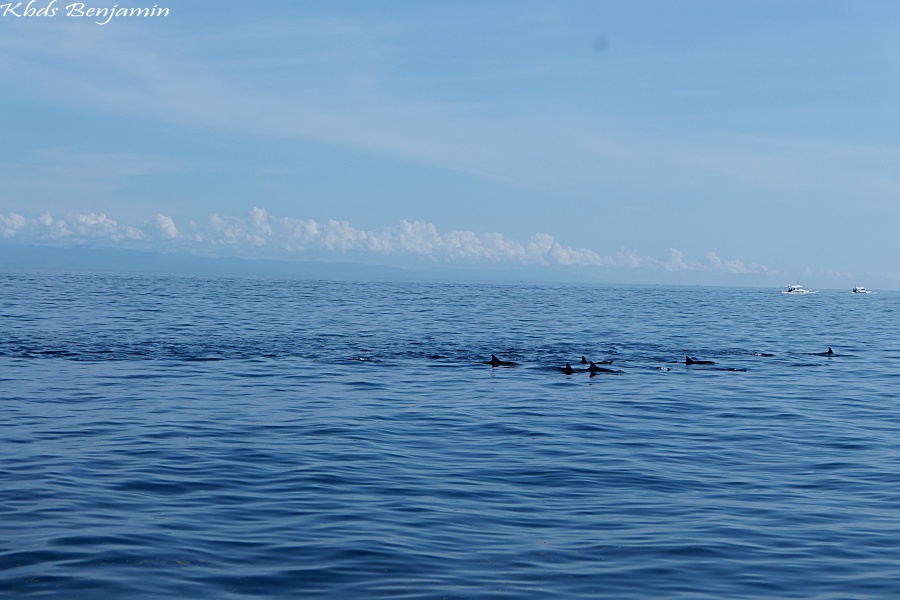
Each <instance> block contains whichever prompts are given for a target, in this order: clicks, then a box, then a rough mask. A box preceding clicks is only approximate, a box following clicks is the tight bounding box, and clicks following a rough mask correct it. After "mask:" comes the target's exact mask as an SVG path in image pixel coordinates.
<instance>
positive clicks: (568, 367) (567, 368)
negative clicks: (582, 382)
mask: <svg viewBox="0 0 900 600" xmlns="http://www.w3.org/2000/svg"><path fill="white" fill-rule="evenodd" d="M559 370H560V371H562V372H563V373H565V374H566V375H571V374H572V373H574V372H575V369H573V368H572V365H570V364H569V363H566V366H565V367H561V368H560V369H559Z"/></svg>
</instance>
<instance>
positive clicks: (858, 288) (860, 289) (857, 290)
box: [850, 285, 875, 294]
mask: <svg viewBox="0 0 900 600" xmlns="http://www.w3.org/2000/svg"><path fill="white" fill-rule="evenodd" d="M850 291H851V292H852V293H854V294H874V293H875V292H873V291H872V290H867V289H866V288H864V287H863V286H861V285H858V286H856V287H855V288H853V289H852V290H850Z"/></svg>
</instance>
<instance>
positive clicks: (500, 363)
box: [485, 354, 516, 367]
mask: <svg viewBox="0 0 900 600" xmlns="http://www.w3.org/2000/svg"><path fill="white" fill-rule="evenodd" d="M485 364H487V365H491V366H492V367H514V366H516V363H514V362H513V361H511V360H500V359H499V358H497V357H496V356H495V355H493V354H491V360H489V361H487V362H486V363H485Z"/></svg>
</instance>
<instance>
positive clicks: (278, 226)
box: [0, 207, 777, 275]
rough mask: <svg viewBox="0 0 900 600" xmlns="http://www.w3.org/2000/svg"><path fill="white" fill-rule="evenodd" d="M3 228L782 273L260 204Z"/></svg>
mask: <svg viewBox="0 0 900 600" xmlns="http://www.w3.org/2000/svg"><path fill="white" fill-rule="evenodd" d="M0 235H2V237H3V238H4V239H5V240H7V241H13V242H23V243H57V244H66V243H69V244H71V243H81V244H84V243H88V244H98V245H113V246H121V247H127V248H132V249H135V248H137V249H144V250H151V251H152V250H172V249H179V250H182V251H186V252H194V253H199V254H214V255H233V256H266V257H281V258H285V259H301V258H303V259H309V258H318V259H321V258H327V259H341V258H343V259H367V260H373V261H377V260H385V259H412V260H415V261H419V262H425V263H432V264H433V263H439V264H455V265H489V264H496V265H514V266H526V267H578V268H597V269H627V270H636V269H640V270H651V271H666V272H679V271H683V272H691V271H696V272H722V273H732V274H738V275H740V274H748V273H754V274H761V275H776V274H777V272H775V271H773V270H771V269H769V268H768V267H766V266H764V265H760V264H756V263H751V264H749V265H746V264H745V263H744V262H743V261H741V260H739V259H730V260H723V259H720V258H719V256H718V255H717V254H716V253H715V252H709V253H708V254H707V255H706V258H705V260H689V259H686V258H685V256H684V254H683V253H682V252H681V251H680V250H677V249H674V248H673V249H671V250H670V251H669V254H668V256H666V257H664V258H654V257H651V256H648V255H645V254H641V253H640V252H637V251H634V250H629V249H621V250H619V251H618V252H616V253H614V254H611V255H605V256H604V255H601V254H599V253H598V252H596V251H594V250H591V249H589V248H574V247H571V246H566V245H564V244H562V243H560V242H559V241H557V240H556V238H555V237H554V236H553V235H550V234H548V233H536V234H534V235H532V236H531V237H530V238H529V239H528V240H527V241H524V242H522V241H518V240H515V239H511V238H509V237H507V236H505V235H503V234H502V233H497V232H485V233H476V232H474V231H465V230H458V231H447V232H441V231H440V230H439V229H438V228H437V226H436V225H434V224H433V223H426V222H422V221H406V220H401V221H400V222H399V223H397V224H396V225H393V226H390V227H385V228H383V229H381V230H366V229H359V228H356V227H354V226H353V225H351V224H350V223H349V222H348V221H336V220H328V221H323V222H319V221H316V220H314V219H298V218H294V217H281V216H274V215H270V214H269V212H268V211H267V210H266V209H264V208H259V207H256V208H253V209H252V210H251V211H249V212H248V213H247V214H245V215H242V216H233V215H220V214H215V213H214V214H212V215H210V216H209V219H208V220H207V222H206V223H204V224H202V225H201V224H198V223H196V222H194V221H189V222H188V223H182V224H178V223H176V222H175V219H174V218H172V217H171V216H168V215H165V214H162V213H156V214H155V215H153V217H151V218H150V219H147V220H145V221H143V222H142V223H139V224H135V225H131V224H125V223H120V222H119V221H117V220H115V219H113V218H110V217H109V216H107V215H106V214H104V213H86V214H78V213H73V214H68V215H66V216H65V217H54V216H52V215H51V214H50V213H49V212H43V213H41V214H40V215H38V216H36V217H27V216H23V215H21V214H19V213H15V212H10V213H8V214H2V213H0Z"/></svg>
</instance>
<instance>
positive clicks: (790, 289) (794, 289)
mask: <svg viewBox="0 0 900 600" xmlns="http://www.w3.org/2000/svg"><path fill="white" fill-rule="evenodd" d="M781 293H782V294H812V293H813V291H812V290H808V289H806V288H804V287H803V286H802V285H797V284H795V285H789V286H787V288H785V289H783V290H781Z"/></svg>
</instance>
